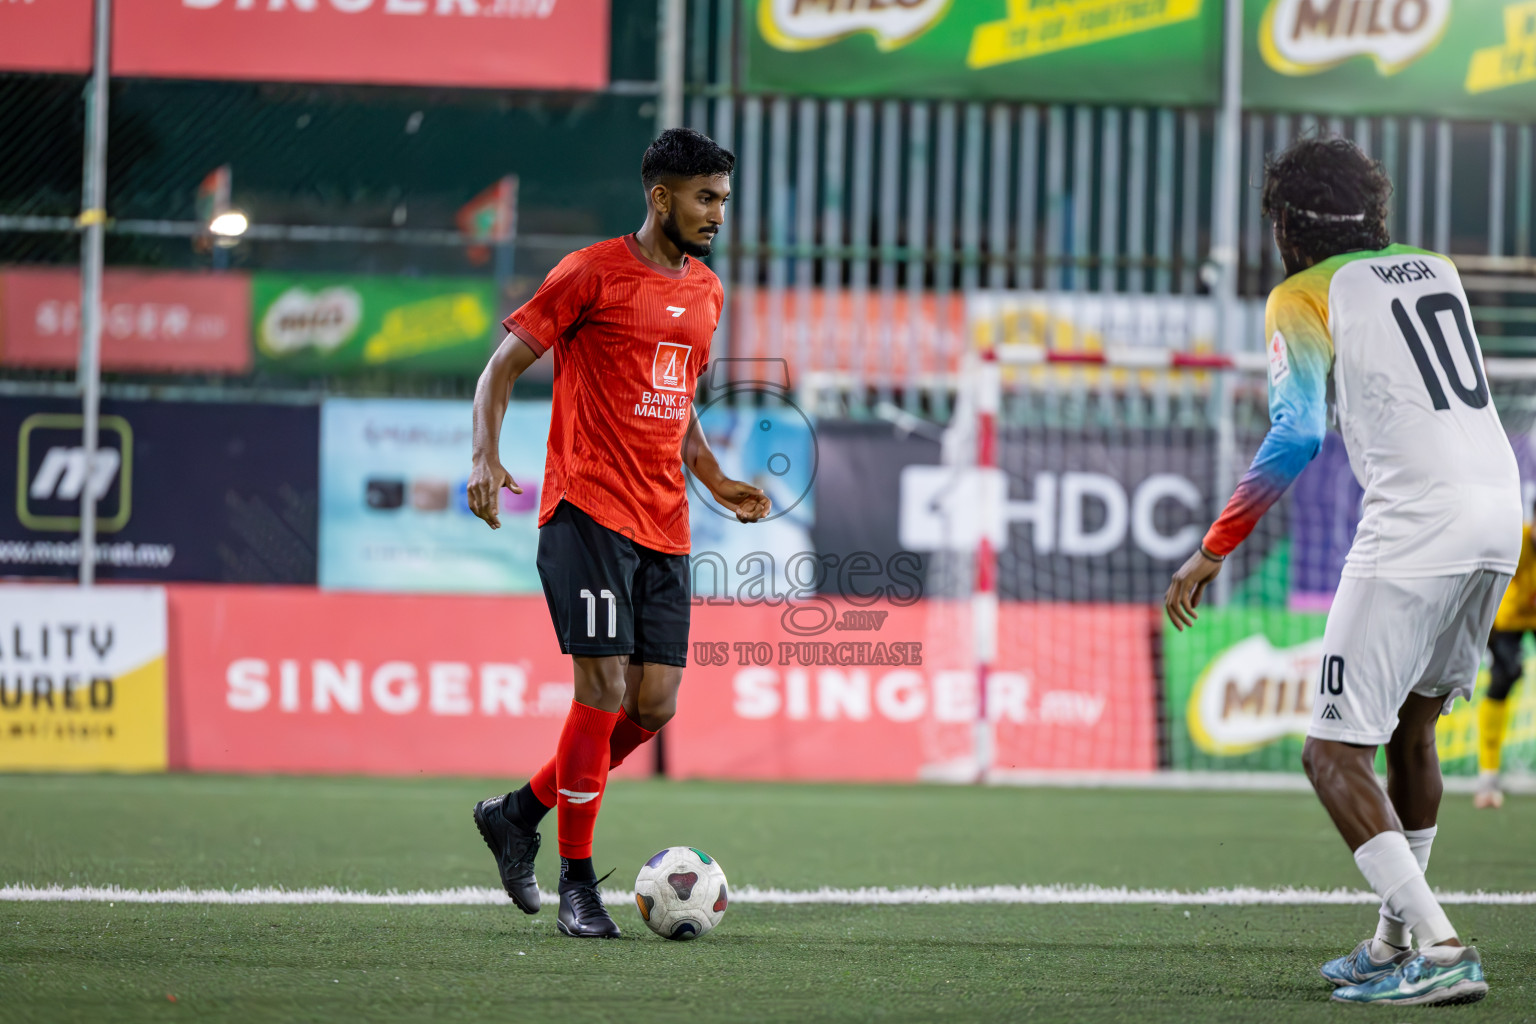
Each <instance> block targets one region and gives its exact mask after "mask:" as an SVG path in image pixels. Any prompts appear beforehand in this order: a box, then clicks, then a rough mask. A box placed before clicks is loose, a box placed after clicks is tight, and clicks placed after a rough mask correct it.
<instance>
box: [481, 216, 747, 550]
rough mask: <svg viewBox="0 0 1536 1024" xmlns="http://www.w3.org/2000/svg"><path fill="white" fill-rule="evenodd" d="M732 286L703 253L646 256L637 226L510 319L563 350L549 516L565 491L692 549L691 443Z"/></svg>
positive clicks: (622, 524) (597, 515) (639, 532)
mask: <svg viewBox="0 0 1536 1024" xmlns="http://www.w3.org/2000/svg"><path fill="white" fill-rule="evenodd" d="M724 299H725V293H724V290H723V289H722V288H721V287H720V279H719V278H717V277H716V276H715V275H714V272H713V271H711V270H710V269H709V268H708V267H706V266H705V265H704V264H702V263H700V262H699V261H698V260H694V259H687V260H685V261H684V263H683V266H682V267H681V268H679V269H676V270H674V269H672V268H671V267H664V266H661V265H660V264H658V263H654V262H652V261H651V260H649V259H647V258H646V257H645V255H644V254H643V253H642V252H641V251H640V247H639V245H637V244H636V242H635V240H634V237H633V236H631V235H626V236H624V237H623V238H614V239H610V240H608V241H606V242H599V243H598V244H596V245H593V246H589V247H587V248H585V249H580V250H578V251H576V252H573V253H571V254H570V255H569V256H567V257H566V258H565V259H563V260H561V261H560V263H559V265H558V266H556V267H555V269H554V270H552V271H550V274H549V276H548V277H547V278H545V279H544V283H543V284H542V285H541V286H540V287H539V290H538V291H537V292H535V293H534V296H533V298H531V299H529V300H528V302H527V303H526V304H525V305H523V307H522V308H521V309H519V310H518V311H517V312H515V313H513V314H512V315H511V316H509V317H507V319H506V320H505V321H504V326H505V327H506V328H507V330H509V331H511V332H512V333H513V334H515V335H517V336H518V337H519V338H521V339H522V340H523V342H524V343H525V344H527V345H528V346H529V347H530V348H532V349H533V351H534V352H536V353H538V354H539V355H540V356H542V355H543V354H544V353H545V352H546V351H549V350H553V352H554V360H555V388H554V408H553V411H552V415H551V418H550V427H549V455H548V457H547V459H546V460H545V469H544V492H543V495H542V497H541V499H540V502H539V525H540V526H543V525H544V524H545V523H546V522H548V521H549V518H550V516H552V515H554V512H555V508H556V507H557V506H558V505H559V504H560V501H561V499H562V498H563V499H565V500H567V501H569V502H570V503H571V504H573V505H575V506H576V507H577V508H579V509H581V510H582V511H583V512H585V513H587V515H589V516H591V517H592V518H593V519H595V520H597V522H598V523H600V524H601V525H603V526H605V527H607V528H608V529H610V530H614V531H616V532H618V533H621V534H624V535H625V536H628V537H630V538H632V539H633V540H634V542H635V543H637V544H641V545H643V546H645V547H648V548H651V549H653V550H656V551H662V552H665V553H667V554H672V555H681V554H687V552H688V548H689V536H688V497H687V490H686V486H685V483H684V480H683V470H682V461H681V452H682V444H683V438H684V436H685V435H686V434H687V432H688V422H689V415H690V413H691V411H692V406H693V393H694V385H695V383H696V382H697V381H698V378H699V373H700V372H702V370H703V368H704V366H705V364H707V363H708V362H709V344H710V339H711V338H712V337H713V336H714V333H715V328H716V326H718V324H719V322H720V311H721V309H722V307H723V305H724Z"/></svg>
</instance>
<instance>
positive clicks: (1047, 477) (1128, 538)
mask: <svg viewBox="0 0 1536 1024" xmlns="http://www.w3.org/2000/svg"><path fill="white" fill-rule="evenodd" d="M817 435H818V439H819V451H820V462H821V472H820V473H819V475H818V482H817V510H818V512H817V517H816V525H815V529H814V538H815V542H816V548H817V550H818V551H868V552H871V553H873V554H874V555H875V557H877V558H880V559H886V558H889V557H891V556H893V555H894V554H896V553H897V552H902V551H905V552H910V553H916V555H920V556H922V558H921V560H922V562H923V564H924V565H925V569H926V576H927V578H928V579H929V580H930V582H931V583H932V584H933V585H934V586H935V587H942V586H943V582H942V581H943V578H944V577H945V576H946V575H947V576H955V575H956V574H954V573H945V572H944V571H943V567H944V566H945V565H947V564H952V562H953V559H954V556H955V554H956V553H959V555H960V556H961V557H968V555H967V553H968V552H971V551H974V549H975V545H976V543H977V541H978V539H979V537H980V532H981V530H982V524H983V517H982V515H981V510H982V509H984V508H985V507H986V505H987V502H988V501H998V500H1002V501H1003V502H1004V514H1003V517H1002V519H1001V520H1000V521H999V523H998V528H999V532H998V533H997V534H996V535H995V536H992V537H991V538H990V539H991V540H992V543H993V545H994V547H995V548H996V550H997V552H998V591H999V593H1000V595H1001V596H1002V597H1003V598H1004V599H1005V600H1026V601H1032V600H1044V601H1128V602H1137V603H1146V602H1156V601H1160V600H1161V599H1162V595H1163V592H1164V591H1165V590H1166V589H1167V586H1168V578H1169V576H1170V575H1171V574H1172V573H1173V571H1174V570H1175V569H1177V568H1178V566H1179V564H1180V563H1181V562H1182V561H1183V560H1184V559H1185V558H1186V557H1188V555H1189V553H1190V552H1191V551H1193V550H1194V549H1195V545H1197V544H1198V543H1199V542H1200V538H1201V536H1202V535H1203V534H1204V531H1205V528H1206V526H1207V525H1208V524H1209V517H1210V508H1211V502H1212V488H1213V481H1212V473H1213V472H1214V469H1213V467H1214V464H1215V452H1214V447H1213V446H1214V444H1215V438H1214V435H1213V434H1212V433H1211V432H1210V431H1209V430H1204V429H1196V428H1162V429H1125V430H1116V431H1113V432H1102V431H1095V430H1092V429H1084V430H1061V429H1051V430H1040V429H1031V430H1025V429H1020V428H1004V429H1003V430H1001V431H1000V433H999V438H998V468H997V469H995V470H990V471H983V470H978V469H975V468H965V467H958V466H946V465H942V464H940V445H939V443H938V442H937V441H934V440H930V439H925V438H919V437H915V436H903V435H901V434H900V433H899V432H898V431H896V430H895V429H894V428H893V427H891V426H889V425H887V424H883V423H857V422H841V423H839V422H831V421H823V422H821V423H819V424H818V426H817ZM871 496H876V499H877V500H873V501H872V500H870V499H871ZM893 499H894V500H893ZM1283 514H1284V510H1283V509H1277V510H1275V511H1273V512H1272V513H1271V516H1272V518H1273V519H1274V520H1275V522H1276V523H1277V524H1279V523H1282V522H1283ZM1270 541H1271V537H1270V534H1269V533H1265V534H1263V535H1256V536H1255V537H1254V538H1252V539H1251V540H1250V542H1249V543H1248V544H1245V545H1244V546H1243V548H1242V549H1240V551H1241V555H1240V556H1239V557H1237V558H1235V559H1234V561H1233V564H1232V566H1231V568H1232V569H1233V570H1235V575H1236V577H1237V578H1239V579H1241V578H1242V577H1245V576H1246V575H1248V573H1249V572H1250V567H1252V566H1255V565H1258V564H1260V563H1261V562H1262V560H1263V558H1264V556H1265V555H1266V554H1268V549H1269V545H1270ZM945 554H947V555H949V556H950V557H948V558H939V557H936V556H939V555H945ZM959 577H960V578H961V579H968V578H969V577H968V575H966V574H963V573H962V574H959ZM932 593H933V595H934V596H938V595H939V594H940V593H941V590H938V589H936V590H934V591H933V592H932ZM950 596H953V595H952V594H951V595H950Z"/></svg>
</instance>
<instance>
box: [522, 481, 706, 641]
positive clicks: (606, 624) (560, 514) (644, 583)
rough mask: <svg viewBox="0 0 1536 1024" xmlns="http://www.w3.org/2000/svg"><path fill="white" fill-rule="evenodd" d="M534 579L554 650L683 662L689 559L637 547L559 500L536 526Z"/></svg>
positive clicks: (685, 638) (686, 628) (685, 556)
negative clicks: (555, 641)
mask: <svg viewBox="0 0 1536 1024" xmlns="http://www.w3.org/2000/svg"><path fill="white" fill-rule="evenodd" d="M538 566H539V579H540V581H542V582H543V584H544V597H545V599H546V600H547V601H548V602H549V617H550V618H551V619H553V620H554V623H555V636H557V637H559V639H560V652H561V653H562V654H573V655H577V656H580V657H583V658H599V657H605V656H608V655H614V654H628V655H630V656H631V659H630V660H631V661H634V662H638V663H643V664H655V665H676V666H678V667H683V666H685V665H687V664H688V616H689V612H690V611H691V608H690V603H689V593H688V581H689V574H688V556H687V555H668V554H663V553H662V552H660V551H654V550H652V549H651V548H647V547H643V546H641V545H639V544H636V543H635V542H634V541H632V540H630V539H629V538H628V537H625V536H624V535H623V534H621V533H617V532H615V531H613V530H610V529H608V528H607V527H606V526H602V525H600V524H599V523H598V522H597V521H596V520H595V519H593V518H592V517H591V516H589V515H587V514H586V513H585V512H583V511H582V510H581V509H579V508H577V507H576V506H575V505H572V504H571V503H570V502H568V501H561V502H560V504H559V505H558V506H557V507H556V508H555V514H554V515H552V516H550V518H549V522H547V523H545V524H544V525H543V526H542V527H540V528H539V557H538Z"/></svg>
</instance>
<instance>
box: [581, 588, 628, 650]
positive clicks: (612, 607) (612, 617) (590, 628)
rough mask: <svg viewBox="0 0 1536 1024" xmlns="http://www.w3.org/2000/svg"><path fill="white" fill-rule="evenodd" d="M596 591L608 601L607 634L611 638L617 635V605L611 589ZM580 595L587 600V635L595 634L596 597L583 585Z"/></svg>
mask: <svg viewBox="0 0 1536 1024" xmlns="http://www.w3.org/2000/svg"><path fill="white" fill-rule="evenodd" d="M597 593H598V596H600V597H602V599H603V600H605V601H607V602H608V636H609V638H610V639H611V638H613V637H615V636H617V635H618V628H619V621H618V620H619V616H618V607H617V605H616V604H615V602H614V600H613V591H611V590H599V591H598V592H597ZM581 596H582V597H584V598H586V600H587V636H597V598H596V597H593V596H592V591H590V590H588V589H586V588H585V587H583V588H582V591H581Z"/></svg>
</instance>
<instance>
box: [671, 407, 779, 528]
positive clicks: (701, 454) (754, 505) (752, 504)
mask: <svg viewBox="0 0 1536 1024" xmlns="http://www.w3.org/2000/svg"><path fill="white" fill-rule="evenodd" d="M683 465H685V466H687V467H688V469H689V471H690V472H691V473H693V475H694V476H695V477H697V478H698V480H699V483H701V484H703V485H704V486H705V487H708V488H709V493H710V494H713V495H714V496H715V500H716V501H718V502H719V503H720V504H722V505H724V506H725V507H726V508H728V509H730V510H731V511H732V512H734V513H736V518H737V519H739V520H741V521H742V522H743V523H755V522H757V521H758V520H759V519H761V518H763V517H764V516H766V515H767V514H768V510H769V508H770V507H771V506H772V503H771V502H770V501H769V500H768V495H767V494H765V493H764V492H763V491H762V490H761V489H760V488H757V487H753V486H752V485H751V484H749V483H746V482H744V481H741V480H732V479H731V478H730V477H728V476H726V475H725V473H724V472H722V471H721V469H720V463H719V462H718V461H717V460H716V459H715V453H714V451H712V450H711V449H710V447H709V439H708V438H706V437H705V436H704V428H703V427H701V426H699V415H698V413H696V412H694V411H693V410H692V409H690V410H688V433H687V434H686V435H685V436H684V437H683Z"/></svg>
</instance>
